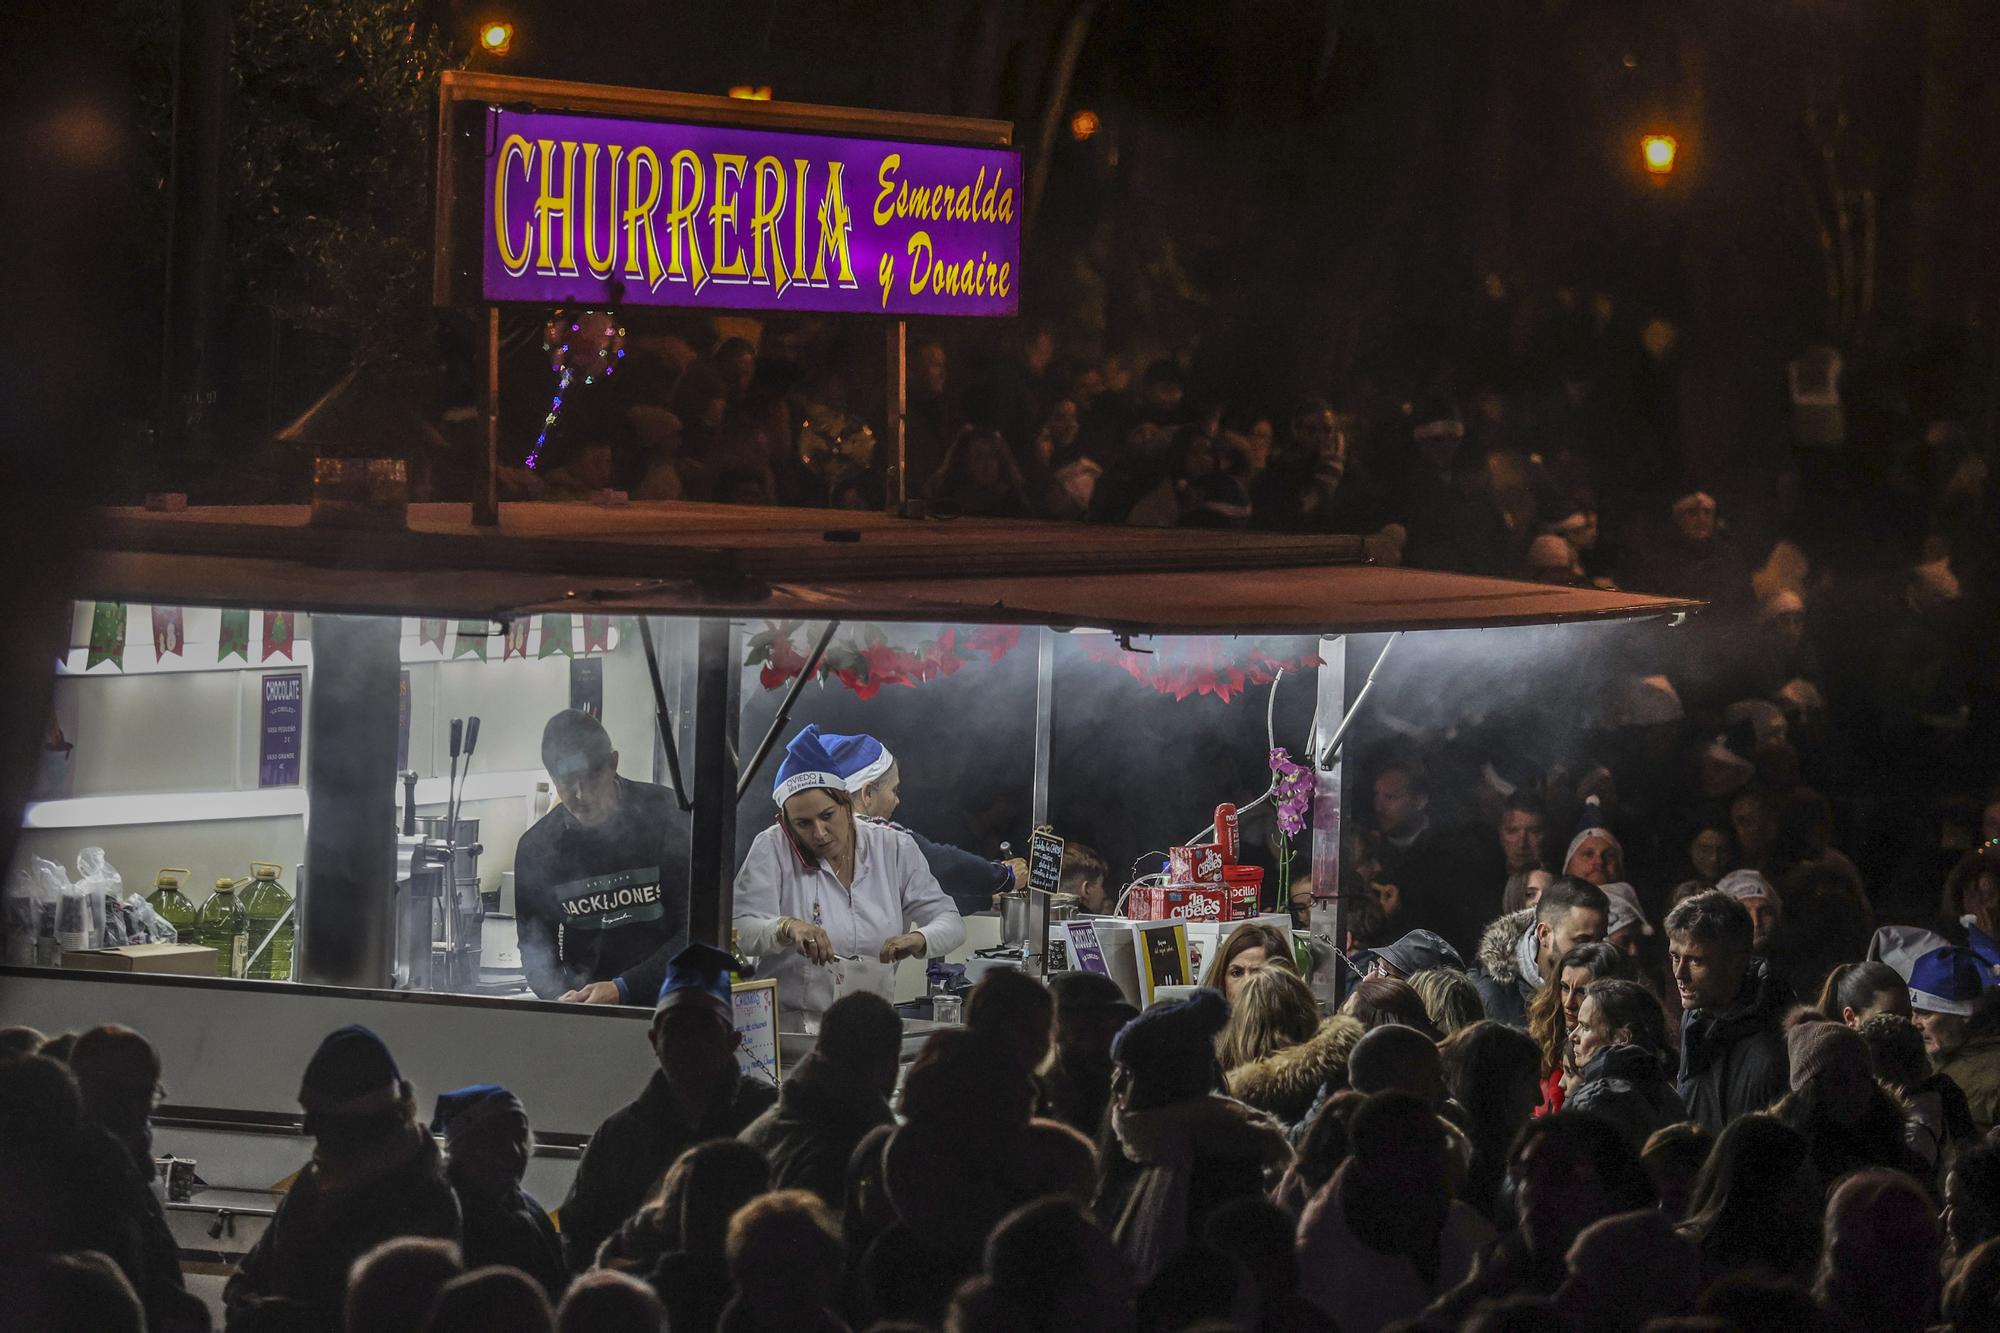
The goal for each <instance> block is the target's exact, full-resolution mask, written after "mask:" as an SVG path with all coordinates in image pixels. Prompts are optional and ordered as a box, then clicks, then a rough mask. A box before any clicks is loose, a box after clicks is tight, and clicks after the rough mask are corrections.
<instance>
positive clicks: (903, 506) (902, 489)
mask: <svg viewBox="0 0 2000 1333" xmlns="http://www.w3.org/2000/svg"><path fill="white" fill-rule="evenodd" d="M888 350H889V355H888V362H889V374H888V389H889V392H888V404H887V407H886V409H885V410H884V412H883V419H884V421H885V422H886V423H887V426H888V431H889V439H888V444H889V448H890V462H889V473H888V476H887V478H886V481H887V483H888V484H887V485H886V486H885V487H884V488H883V490H884V500H885V502H886V504H885V507H886V508H887V509H888V511H889V512H890V513H892V514H899V515H905V516H907V515H908V514H909V512H910V448H909V446H910V431H909V421H908V413H909V407H910V325H909V321H907V320H903V319H898V320H896V321H894V322H893V323H891V324H890V325H889V344H888Z"/></svg>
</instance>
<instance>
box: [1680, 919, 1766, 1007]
mask: <svg viewBox="0 0 2000 1333" xmlns="http://www.w3.org/2000/svg"><path fill="white" fill-rule="evenodd" d="M1749 961H1750V959H1749V957H1748V955H1746V954H1744V953H1743V952H1742V951H1741V950H1738V949H1735V948H1732V947H1731V946H1730V945H1727V944H1724V943H1722V942H1720V941H1717V940H1698V939H1695V938H1694V937H1693V936H1691V935H1685V934H1683V935H1674V936H1670V937H1669V938H1668V941H1667V965H1668V967H1669V968H1671V969H1672V972H1673V978H1674V987H1675V989H1676V990H1678V991H1679V992H1680V998H1681V1008H1682V1009H1720V1008H1723V1007H1725V1006H1726V1005H1728V1004H1729V1002H1730V1001H1731V1000H1734V999H1735V998H1736V992H1737V991H1739V990H1741V989H1742V988H1743V969H1744V968H1745V967H1746V966H1748V964H1749Z"/></svg>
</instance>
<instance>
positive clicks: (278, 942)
mask: <svg viewBox="0 0 2000 1333" xmlns="http://www.w3.org/2000/svg"><path fill="white" fill-rule="evenodd" d="M291 911H292V895H291V894H289V893H287V892H286V891H285V886H284V885H282V884H280V883H279V882H278V867H277V866H275V865H273V864H271V863H270V862H269V861H252V862H251V863H250V887H249V888H248V889H247V890H245V891H244V894H243V912H244V915H245V916H247V917H248V918H249V920H250V947H249V951H250V952H251V953H254V954H256V955H257V957H256V959H255V960H254V961H253V962H251V963H250V964H249V968H248V970H247V971H246V972H245V973H244V975H245V976H248V977H250V978H251V979H252V980H255V981H290V980H291V979H292V939H293V937H294V936H295V935H296V934H297V931H298V923H297V918H296V917H295V916H293V915H291ZM266 940H268V941H269V943H268V944H267V943H266V942H265V941H266ZM260 950H261V952H260Z"/></svg>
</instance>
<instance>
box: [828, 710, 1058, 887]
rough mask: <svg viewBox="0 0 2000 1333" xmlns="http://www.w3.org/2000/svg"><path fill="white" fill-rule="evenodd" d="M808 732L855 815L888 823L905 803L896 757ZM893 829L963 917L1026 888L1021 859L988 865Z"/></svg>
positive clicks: (851, 739) (877, 747) (867, 739)
mask: <svg viewBox="0 0 2000 1333" xmlns="http://www.w3.org/2000/svg"><path fill="white" fill-rule="evenodd" d="M806 731H809V732H813V733H815V734H817V735H818V736H819V739H820V744H822V745H824V746H825V747H826V753H827V756H828V757H829V758H830V759H832V760H833V771H834V772H836V773H838V774H840V776H841V777H843V778H845V779H846V780H847V791H848V794H849V795H850V796H852V797H853V798H854V813H855V814H857V815H859V816H861V817H862V818H864V819H879V820H881V821H882V822H884V823H889V822H890V821H891V819H892V818H893V817H894V815H895V813H896V808H897V807H898V806H900V805H901V804H902V803H903V766H902V765H901V764H900V763H898V762H897V761H896V756H895V755H893V754H891V753H889V750H888V748H887V747H886V746H884V745H883V744H882V742H881V741H878V740H876V739H875V738H874V737H873V736H868V735H854V736H835V735H830V734H828V733H825V732H821V731H820V730H819V726H818V724H817V723H815V724H814V725H812V726H809V727H807V728H806ZM801 734H802V735H803V734H804V733H801ZM893 827H896V828H901V829H903V832H905V833H907V834H909V835H910V836H911V837H912V838H914V839H916V843H917V850H918V851H920V852H922V853H923V855H924V864H925V865H927V866H929V867H930V868H931V873H932V874H933V875H936V876H937V881H938V884H939V885H940V886H941V887H942V888H943V889H944V891H945V894H946V896H948V897H949V898H950V899H951V901H952V904H953V905H954V906H956V907H957V908H958V910H959V911H960V912H961V913H966V912H983V911H985V910H987V909H988V908H990V907H992V906H993V898H994V895H996V894H1001V893H1006V892H1009V891H1010V890H1013V889H1024V888H1026V887H1027V886H1028V863H1027V862H1026V861H1024V860H1022V859H1021V858H1020V857H1015V858H1014V859H1013V860H1011V861H989V860H987V859H986V858H985V857H983V856H980V855H979V854H978V853H976V852H968V851H965V850H964V849H963V848H959V847H951V846H948V845H946V844H944V843H941V842H932V841H931V840H930V839H929V838H926V837H925V836H924V835H923V834H921V833H919V832H917V831H916V830H915V829H911V828H903V826H902V825H900V824H895V825H893Z"/></svg>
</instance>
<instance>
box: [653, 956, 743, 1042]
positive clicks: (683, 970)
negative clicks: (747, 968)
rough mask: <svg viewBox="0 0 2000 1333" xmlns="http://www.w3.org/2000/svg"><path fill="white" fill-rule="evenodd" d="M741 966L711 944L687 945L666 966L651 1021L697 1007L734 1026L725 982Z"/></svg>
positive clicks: (732, 1005)
mask: <svg viewBox="0 0 2000 1333" xmlns="http://www.w3.org/2000/svg"><path fill="white" fill-rule="evenodd" d="M740 967H741V965H740V964H738V963H737V961H736V960H735V959H734V958H733V957H731V956H730V955H729V954H727V953H725V952H723V951H722V950H721V949H718V948H716V947H715V946H714V945H713V944H690V945H688V947H687V948H685V949H682V950H681V951H680V952H679V953H677V954H675V955H674V958H673V961H672V962H670V963H668V964H667V979H666V982H665V983H664V984H663V985H661V987H660V999H659V1002H658V1003H657V1004H655V1005H654V1006H653V1016H654V1017H655V1018H657V1017H659V1016H660V1015H661V1014H664V1013H665V1012H667V1010H669V1009H674V1008H678V1007H679V1006H681V1005H686V1004H697V1005H701V1006H703V1007H704V1008H707V1009H709V1010H711V1011H712V1012H714V1013H716V1014H718V1015H720V1016H721V1018H722V1020H723V1021H724V1022H725V1023H732V1024H733V1023H734V1013H735V1006H734V1001H732V1000H731V999H730V997H729V978H730V976H731V975H732V974H734V973H735V972H737V971H739V970H740Z"/></svg>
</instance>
